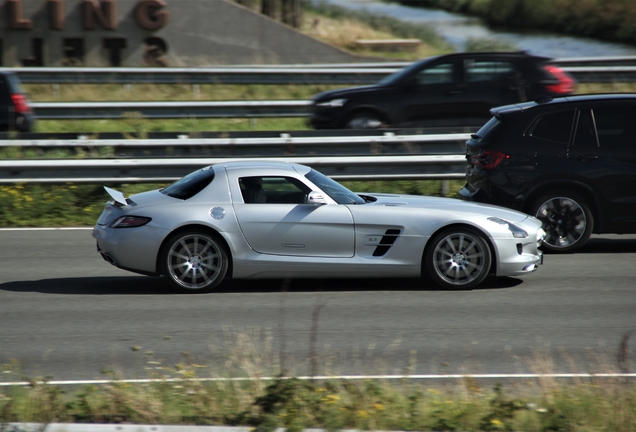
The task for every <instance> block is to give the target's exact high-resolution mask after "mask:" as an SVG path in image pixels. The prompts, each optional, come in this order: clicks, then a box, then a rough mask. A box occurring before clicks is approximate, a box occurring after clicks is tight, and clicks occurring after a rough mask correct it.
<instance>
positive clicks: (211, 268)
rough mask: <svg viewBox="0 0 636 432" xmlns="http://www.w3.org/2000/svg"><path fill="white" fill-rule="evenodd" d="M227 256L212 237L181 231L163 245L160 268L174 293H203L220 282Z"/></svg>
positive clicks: (225, 267)
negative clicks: (175, 291) (174, 290)
mask: <svg viewBox="0 0 636 432" xmlns="http://www.w3.org/2000/svg"><path fill="white" fill-rule="evenodd" d="M228 256H229V254H228V252H227V249H226V248H225V246H224V245H223V243H221V242H220V241H219V240H218V239H217V238H216V236H214V235H212V234H209V233H205V232H201V231H197V230H189V231H182V232H179V233H176V234H174V235H172V236H171V237H169V238H168V240H167V241H166V243H165V245H164V247H163V250H162V254H161V268H162V271H163V275H164V276H165V277H166V278H167V279H168V282H169V283H170V285H171V286H172V287H173V288H175V289H176V290H177V291H181V292H184V293H204V292H209V291H211V290H213V289H214V288H216V287H217V286H218V285H219V284H220V283H221V282H223V279H224V278H225V274H226V273H227V269H228Z"/></svg>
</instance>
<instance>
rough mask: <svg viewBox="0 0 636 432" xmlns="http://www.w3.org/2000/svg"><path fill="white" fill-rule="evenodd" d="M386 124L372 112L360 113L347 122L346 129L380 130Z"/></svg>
mask: <svg viewBox="0 0 636 432" xmlns="http://www.w3.org/2000/svg"><path fill="white" fill-rule="evenodd" d="M383 127H384V122H383V121H382V119H381V118H380V116H378V115H377V114H375V113H373V112H371V111H360V112H357V113H354V114H352V115H351V116H350V117H349V118H348V119H347V121H346V122H345V128H346V129H380V128H383Z"/></svg>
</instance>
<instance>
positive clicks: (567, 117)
mask: <svg viewBox="0 0 636 432" xmlns="http://www.w3.org/2000/svg"><path fill="white" fill-rule="evenodd" d="M573 119H574V110H568V111H559V112H554V113H550V114H546V115H543V116H541V117H539V118H538V119H537V120H535V122H534V123H533V124H532V126H530V133H529V134H528V135H530V136H532V137H534V138H539V139H543V140H547V141H555V142H559V143H563V144H568V143H569V142H570V134H571V132H572V120H573Z"/></svg>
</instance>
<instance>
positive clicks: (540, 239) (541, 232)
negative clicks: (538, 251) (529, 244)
mask: <svg viewBox="0 0 636 432" xmlns="http://www.w3.org/2000/svg"><path fill="white" fill-rule="evenodd" d="M545 236H546V232H545V231H544V230H543V228H539V229H538V230H537V246H541V244H542V243H543V240H544V239H545Z"/></svg>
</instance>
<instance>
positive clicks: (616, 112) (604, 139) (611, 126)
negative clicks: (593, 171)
mask: <svg viewBox="0 0 636 432" xmlns="http://www.w3.org/2000/svg"><path fill="white" fill-rule="evenodd" d="M592 114H593V116H594V122H595V123H596V130H597V133H598V142H599V146H600V147H601V148H614V149H624V148H631V149H634V148H635V146H636V108H634V107H622V108H596V109H594V110H592Z"/></svg>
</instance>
